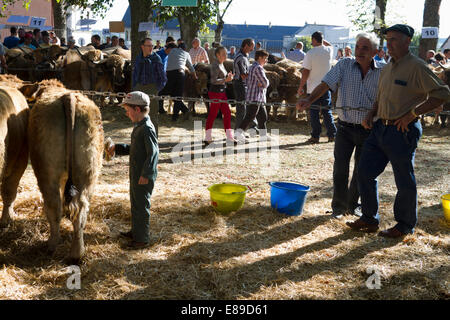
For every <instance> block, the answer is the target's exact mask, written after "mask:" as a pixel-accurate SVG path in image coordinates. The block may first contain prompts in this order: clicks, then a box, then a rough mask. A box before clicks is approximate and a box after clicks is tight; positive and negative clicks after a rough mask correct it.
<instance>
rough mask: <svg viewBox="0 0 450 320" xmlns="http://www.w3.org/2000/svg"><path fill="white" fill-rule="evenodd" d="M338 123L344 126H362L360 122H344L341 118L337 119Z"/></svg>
mask: <svg viewBox="0 0 450 320" xmlns="http://www.w3.org/2000/svg"><path fill="white" fill-rule="evenodd" d="M338 123H339V124H340V125H342V126H344V127H349V128H364V127H363V126H362V125H361V124H358V123H350V122H345V121H342V120H341V119H338Z"/></svg>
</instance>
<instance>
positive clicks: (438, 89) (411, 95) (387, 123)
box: [108, 24, 450, 249]
mask: <svg viewBox="0 0 450 320" xmlns="http://www.w3.org/2000/svg"><path fill="white" fill-rule="evenodd" d="M385 34H386V40H387V48H388V50H389V54H390V58H389V59H386V57H385V55H384V52H382V51H381V50H380V49H379V48H378V40H377V38H376V37H375V36H374V35H372V34H368V33H361V34H359V35H358V36H357V41H356V47H355V56H353V54H352V52H351V48H346V49H344V50H343V52H341V53H343V55H342V56H343V58H340V59H338V62H337V63H336V65H335V66H334V67H332V61H333V60H334V53H333V47H332V46H331V45H330V43H328V42H327V41H326V40H325V39H324V38H323V35H322V34H321V33H320V32H315V33H314V34H313V35H312V46H313V48H312V49H311V50H309V51H308V52H307V53H303V52H302V45H300V44H298V45H297V46H296V48H295V50H297V51H296V52H293V53H292V55H293V56H298V57H300V56H303V73H302V81H301V84H300V87H299V89H298V93H299V94H301V95H303V94H304V93H306V96H305V95H303V97H304V98H302V99H300V100H299V102H298V104H297V109H298V110H300V111H303V110H307V109H309V112H310V113H311V127H312V132H311V138H310V140H309V142H310V143H318V142H319V136H320V128H319V127H320V123H319V122H318V118H319V111H318V110H317V109H316V108H311V106H312V105H313V103H314V104H316V105H317V104H318V105H321V106H330V103H331V101H330V100H331V99H330V91H337V92H338V100H337V102H336V106H337V107H338V108H337V113H338V119H337V123H335V122H334V119H333V117H332V116H331V113H330V112H329V110H323V111H322V113H323V116H324V118H325V123H326V127H327V135H328V139H329V141H334V142H335V145H334V158H335V162H334V167H333V190H334V192H333V199H332V204H331V207H332V212H331V214H332V216H333V217H334V218H337V219H339V218H340V217H342V215H344V214H353V215H356V216H358V219H357V220H356V221H354V222H347V225H348V226H349V227H350V228H352V229H354V230H357V231H362V232H376V231H377V230H378V228H379V223H380V217H379V212H378V206H379V205H378V189H377V188H378V184H377V177H378V176H379V175H380V174H381V173H382V172H383V171H384V170H385V168H386V166H387V164H388V163H389V162H390V163H391V164H392V169H393V172H394V175H395V181H396V186H397V189H398V191H397V195H396V198H395V203H394V207H393V211H394V217H395V220H396V222H397V224H396V225H395V226H393V227H391V228H389V229H386V230H383V231H381V232H380V233H379V236H382V237H387V238H402V237H404V236H405V235H407V234H410V233H413V232H414V228H415V226H416V224H417V185H416V180H415V176H414V157H415V152H416V148H417V145H418V142H419V140H420V138H421V135H422V128H421V124H420V121H418V119H419V118H418V117H419V116H420V115H422V114H425V113H427V112H429V111H431V110H434V109H435V108H436V107H438V106H440V105H442V104H443V103H446V102H448V101H450V89H449V87H448V86H447V85H445V84H444V83H443V81H442V80H441V79H439V78H438V77H437V76H436V75H435V74H434V73H433V72H432V71H431V70H430V68H429V67H428V64H427V63H426V62H424V61H423V60H421V59H420V58H418V57H416V56H414V55H413V54H411V52H410V51H409V46H410V44H411V39H412V36H413V34H414V30H413V28H411V27H410V26H407V25H401V24H398V25H394V26H392V27H390V28H387V29H386V30H385ZM256 45H257V44H255V42H254V41H253V40H252V39H245V40H244V41H243V42H242V45H241V48H240V50H239V51H238V52H237V53H235V56H234V67H233V72H227V71H226V69H225V68H224V66H223V63H224V61H225V60H226V59H227V50H226V48H225V47H223V46H220V45H219V44H214V45H213V48H212V49H213V50H214V57H211V55H209V50H211V49H209V46H208V47H206V48H205V46H204V47H203V48H201V46H200V41H199V39H194V41H193V43H192V49H191V50H190V52H189V53H188V52H187V51H186V50H185V47H186V46H185V44H184V43H183V42H178V43H177V44H176V43H175V40H174V39H173V38H170V37H169V38H168V39H167V40H166V44H165V46H164V48H161V49H160V50H159V51H157V52H153V42H152V40H151V39H150V38H146V39H144V40H143V41H142V43H141V54H140V56H139V58H138V59H137V62H136V63H135V66H134V72H135V73H136V76H135V75H133V85H134V90H137V89H142V90H143V91H144V92H146V93H148V94H154V93H155V92H156V90H159V88H163V89H162V90H160V91H159V93H160V94H169V95H172V94H173V95H181V94H180V92H181V91H182V90H181V89H180V88H182V87H183V82H184V81H183V78H184V68H185V66H187V67H188V68H189V69H190V70H191V72H192V73H193V74H194V77H195V76H196V74H195V69H194V66H193V61H195V62H194V63H199V62H208V61H209V62H210V63H211V85H210V87H209V92H208V96H209V97H210V98H211V99H220V100H222V99H223V100H226V99H227V97H226V92H225V87H226V84H227V83H229V82H232V83H233V89H234V91H235V94H236V99H237V101H241V103H238V105H237V114H236V127H235V131H234V134H233V131H232V129H231V121H230V118H231V117H230V109H229V106H228V104H227V103H212V104H211V106H210V109H209V114H208V119H207V121H206V128H205V131H206V134H205V136H206V139H205V143H206V144H210V143H211V142H212V136H211V128H212V126H213V122H214V119H215V118H216V115H217V112H218V111H219V110H220V111H221V112H222V113H223V121H224V129H225V131H226V137H227V140H228V141H231V142H236V141H245V139H246V137H245V132H246V130H247V129H248V128H249V127H252V126H253V127H255V126H256V128H257V129H258V130H259V131H260V135H261V136H262V137H266V139H270V137H268V136H267V134H266V133H265V132H264V131H265V130H266V121H267V113H266V111H265V110H266V109H265V108H264V107H263V105H262V103H263V102H265V96H266V89H267V87H268V86H269V81H268V79H267V77H266V75H265V72H264V69H263V66H264V64H265V63H266V62H267V60H268V57H269V53H268V52H267V51H265V50H262V49H261V48H260V47H259V50H257V51H255V52H254V54H251V53H252V52H253V51H254V49H255V47H256ZM338 54H339V53H338ZM251 55H252V56H254V59H255V61H254V62H253V64H251V65H250V60H249V59H250V56H251ZM164 70H165V72H164ZM146 85H147V86H148V87H145V86H146ZM305 86H306V87H305ZM305 89H306V92H305ZM405 97H408V99H405ZM242 102H248V103H242ZM151 103H152V102H150V101H149V99H147V98H145V96H144V98H143V97H142V92H132V93H130V94H129V96H128V97H127V99H126V100H125V101H124V106H125V108H126V109H127V115H128V116H129V117H130V119H131V120H132V121H133V122H135V123H137V126H136V127H135V129H134V130H133V134H132V144H137V143H141V144H142V143H143V144H144V145H145V150H147V154H146V155H142V156H140V159H141V160H140V161H141V162H142V163H139V164H137V165H139V166H140V167H142V165H143V166H144V167H143V169H142V170H141V171H139V172H137V175H136V176H133V177H132V176H131V175H130V179H131V182H132V184H133V185H132V187H131V195H130V196H131V202H132V229H131V231H128V232H124V233H122V235H123V236H124V237H127V238H129V239H130V241H131V242H130V247H132V248H135V249H139V248H144V247H147V246H148V245H149V243H148V232H149V224H148V221H149V217H150V211H149V209H150V196H151V191H152V189H153V185H154V179H156V169H155V168H156V165H155V162H154V161H157V151H158V149H157V143H156V144H155V143H154V140H155V133H154V128H153V126H152V124H151V120H150V119H151V116H149V115H148V112H149V111H148V105H149V104H151ZM152 108H155V107H154V106H153V107H150V113H151V109H152ZM161 108H162V105H160V106H159V111H161V112H163V110H162V109H161ZM175 109H176V112H175V113H174V116H173V117H174V118H173V120H175V121H176V117H177V114H178V112H179V111H180V110H181V111H183V112H188V111H187V108H186V107H185V106H184V105H183V103H182V102H181V101H180V102H179V105H178V107H175ZM326 109H328V108H326ZM137 115H138V116H137ZM141 127H144V128H145V129H140V128H141ZM136 130H141V131H142V132H145V134H141V135H140V136H141V139H142V140H143V141H140V142H139V141H137V138H136V137H137V134H136V133H135V131H136ZM116 146H117V145H116ZM114 149H115V147H114V145H113V146H111V147H110V148H109V149H108V153H110V155H113V154H114ZM119 149H120V148H119ZM132 149H133V147H132V146H131V147H129V146H125V150H126V151H127V152H125V153H130V165H131V163H132V160H133V161H135V158H136V157H137V156H133V159H131V157H132V156H131V152H130V150H132ZM353 152H355V160H354V161H355V166H354V170H353V174H352V178H351V181H350V184H349V167H350V159H351V156H352V154H353ZM125 153H124V154H125ZM155 154H156V156H155ZM149 159H153V160H149ZM134 171H135V170H133V172H134ZM130 172H131V168H130ZM140 173H143V174H141V176H140V177H138V175H139V174H140ZM150 180H151V181H150ZM147 184H148V185H149V187H148V188H146V189H145V190H144V189H143V188H142V187H140V186H141V185H147ZM359 201H361V203H359ZM138 202H139V203H138ZM133 208H134V209H133ZM139 208H141V209H139Z"/></svg>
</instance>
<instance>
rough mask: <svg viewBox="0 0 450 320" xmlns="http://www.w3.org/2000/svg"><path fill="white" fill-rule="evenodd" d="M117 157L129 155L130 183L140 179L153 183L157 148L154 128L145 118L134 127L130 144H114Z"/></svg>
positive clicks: (156, 170)
mask: <svg viewBox="0 0 450 320" xmlns="http://www.w3.org/2000/svg"><path fill="white" fill-rule="evenodd" d="M115 152H116V154H117V155H128V154H129V155H130V181H131V182H134V183H137V182H138V181H139V178H140V177H144V178H147V179H149V180H152V181H155V180H156V176H157V174H158V169H157V165H158V158H159V147H158V139H157V137H156V130H155V126H154V125H153V123H152V122H151V120H150V117H148V116H146V117H145V118H144V119H142V120H141V121H140V122H138V123H137V125H136V126H135V127H134V129H133V132H132V133H131V144H130V145H128V144H116V147H115Z"/></svg>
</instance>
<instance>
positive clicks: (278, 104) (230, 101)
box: [8, 68, 450, 116]
mask: <svg viewBox="0 0 450 320" xmlns="http://www.w3.org/2000/svg"><path fill="white" fill-rule="evenodd" d="M8 70H27V71H29V70H33V71H53V72H61V71H62V70H63V69H31V68H11V69H8ZM280 86H292V87H294V86H293V85H287V84H286V85H280ZM72 91H75V92H80V93H82V94H85V95H87V96H91V97H93V96H101V97H105V98H125V97H126V95H127V94H126V93H125V92H100V91H93V90H72ZM149 98H150V99H154V100H158V101H160V100H163V101H165V100H172V101H184V102H194V103H195V102H200V103H227V104H230V105H236V104H241V105H242V104H243V105H250V104H257V105H260V106H265V107H284V108H296V107H297V104H292V103H284V102H265V103H263V102H258V101H255V102H252V101H238V100H235V99H227V100H222V99H207V98H203V97H202V98H193V97H180V96H175V97H173V96H168V95H163V96H158V95H149ZM310 108H311V109H315V110H332V111H336V110H344V111H360V112H368V111H370V110H371V109H372V108H370V109H368V108H364V107H336V106H321V105H316V104H312V105H311V107H310ZM440 114H443V115H450V111H441V112H440ZM425 115H426V116H430V115H435V113H434V112H433V113H427V114H425Z"/></svg>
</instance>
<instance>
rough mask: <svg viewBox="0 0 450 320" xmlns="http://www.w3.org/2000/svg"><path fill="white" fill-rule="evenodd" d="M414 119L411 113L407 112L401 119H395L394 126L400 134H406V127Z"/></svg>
mask: <svg viewBox="0 0 450 320" xmlns="http://www.w3.org/2000/svg"><path fill="white" fill-rule="evenodd" d="M414 119H416V117H415V116H414V115H413V114H412V113H411V112H408V113H407V114H405V115H404V116H403V117H401V118H399V119H397V120H396V121H395V122H394V125H395V126H396V127H397V130H398V131H400V130H401V131H402V132H408V131H409V129H408V125H409V124H410V123H411V122H412V121H413V120H414Z"/></svg>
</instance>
